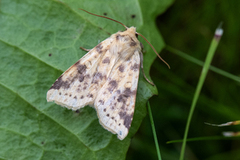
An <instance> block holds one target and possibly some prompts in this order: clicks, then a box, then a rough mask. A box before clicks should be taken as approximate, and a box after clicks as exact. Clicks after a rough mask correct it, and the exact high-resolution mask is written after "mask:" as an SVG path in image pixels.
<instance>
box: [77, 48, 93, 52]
mask: <svg viewBox="0 0 240 160" xmlns="http://www.w3.org/2000/svg"><path fill="white" fill-rule="evenodd" d="M80 49H82V50H84V51H87V52H89V51H91V49H86V48H83V47H80Z"/></svg>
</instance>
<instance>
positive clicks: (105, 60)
mask: <svg viewBox="0 0 240 160" xmlns="http://www.w3.org/2000/svg"><path fill="white" fill-rule="evenodd" d="M102 63H110V59H109V57H106V58H105V59H104V60H103V61H102Z"/></svg>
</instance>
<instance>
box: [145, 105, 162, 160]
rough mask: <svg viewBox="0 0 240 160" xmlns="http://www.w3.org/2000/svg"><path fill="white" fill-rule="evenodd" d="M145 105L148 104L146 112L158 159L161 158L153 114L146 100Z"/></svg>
mask: <svg viewBox="0 0 240 160" xmlns="http://www.w3.org/2000/svg"><path fill="white" fill-rule="evenodd" d="M147 105H148V114H149V118H150V122H151V126H152V132H153V137H154V141H155V145H156V150H157V155H158V160H162V158H161V154H160V149H159V145H158V139H157V134H156V130H155V126H154V121H153V116H152V110H151V107H150V104H149V101H148V103H147Z"/></svg>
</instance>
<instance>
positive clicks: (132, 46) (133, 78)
mask: <svg viewBox="0 0 240 160" xmlns="http://www.w3.org/2000/svg"><path fill="white" fill-rule="evenodd" d="M81 10H83V9H81ZM83 11H85V10H83ZM85 12H87V13H89V14H92V15H95V16H98V17H103V18H107V19H110V20H113V19H111V18H108V17H105V16H100V15H96V14H93V13H90V12H88V11H85ZM113 21H115V22H118V21H116V20H113ZM118 23H120V24H122V23H121V22H118ZM122 25H123V26H124V27H125V28H126V30H125V31H123V32H117V33H115V34H113V35H111V37H109V38H107V39H106V40H104V41H102V42H101V43H99V44H98V45H97V46H96V47H94V48H93V49H91V50H90V51H89V52H88V53H87V54H86V55H85V56H83V57H82V58H81V59H80V60H78V61H77V62H76V63H75V64H74V65H72V66H71V67H70V68H69V69H68V70H66V71H65V72H64V73H63V74H62V75H61V76H60V77H59V78H58V79H57V80H56V82H55V83H54V84H53V85H52V87H51V88H50V89H49V91H48V92H47V101H48V102H51V101H54V102H55V103H57V104H59V105H61V106H64V107H67V108H69V109H72V110H78V109H80V108H83V107H84V106H87V105H89V106H93V107H94V108H95V109H96V111H97V115H98V118H99V122H100V124H101V125H102V126H103V127H104V128H105V129H107V130H108V131H110V132H112V133H113V134H117V135H118V138H119V139H120V140H123V139H124V138H125V137H126V136H127V135H128V132H129V128H130V126H131V123H132V119H133V114H134V108H135V101H136V93H137V87H138V77H139V68H140V66H141V67H142V45H141V44H140V42H139V41H138V39H137V35H140V36H142V35H141V34H139V33H137V32H136V28H135V27H130V28H128V27H126V26H125V25H124V24H122ZM142 37H143V36H142ZM143 38H144V37H143ZM144 39H145V38H144ZM145 40H146V39H145ZM147 42H148V41H147ZM148 43H149V42H148ZM149 44H150V43H149ZM150 45H151V44H150ZM151 46H152V45H151ZM153 49H154V48H153ZM154 51H155V49H154ZM155 52H156V51H155ZM157 55H158V54H157ZM158 56H159V55H158ZM159 58H160V59H161V57H160V56H159ZM165 63H166V62H165ZM167 65H168V64H167ZM144 77H145V78H146V76H145V74H144ZM146 80H147V81H148V82H149V83H151V82H150V81H149V80H148V79H147V78H146ZM151 84H152V83H151Z"/></svg>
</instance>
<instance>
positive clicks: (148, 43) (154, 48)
mask: <svg viewBox="0 0 240 160" xmlns="http://www.w3.org/2000/svg"><path fill="white" fill-rule="evenodd" d="M136 34H138V35H139V36H141V37H142V38H143V39H145V41H146V42H147V43H148V44H149V45H150V46H151V47H152V49H153V51H154V52H155V53H156V55H157V56H158V58H160V59H161V61H163V63H165V64H166V65H167V66H168V68H169V69H170V65H169V64H168V63H167V62H166V61H164V60H163V58H162V57H161V56H160V55H159V54H158V53H157V51H156V50H155V48H154V47H153V46H152V44H151V43H150V42H149V41H148V40H147V39H146V38H145V37H144V36H143V35H141V34H140V33H137V32H136Z"/></svg>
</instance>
